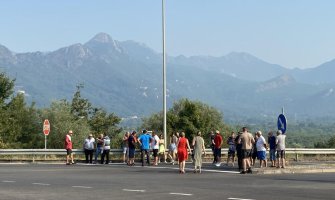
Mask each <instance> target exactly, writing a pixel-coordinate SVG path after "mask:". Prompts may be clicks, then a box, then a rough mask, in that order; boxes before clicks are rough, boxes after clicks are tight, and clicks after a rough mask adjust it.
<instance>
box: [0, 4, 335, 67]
mask: <svg viewBox="0 0 335 200" xmlns="http://www.w3.org/2000/svg"><path fill="white" fill-rule="evenodd" d="M334 10H335V1H333V0H320V1H317V0H280V1H274V0H273V1H269V0H230V1H228V0H166V34H167V35H166V45H167V53H168V54H169V55H180V54H183V55H186V56H191V55H212V56H223V55H226V54H228V53H230V52H232V51H235V52H248V53H250V54H252V55H254V56H256V57H258V58H260V59H263V60H265V61H267V62H270V63H275V64H280V65H282V66H285V67H289V68H293V67H299V68H306V67H315V66H317V65H320V64H322V63H324V62H326V61H329V60H332V59H334V58H335V12H334ZM0 27H1V31H0V44H2V45H5V46H6V47H8V48H9V49H10V50H12V51H15V52H27V51H30V52H31V51H53V50H56V49H58V48H61V47H64V46H68V45H71V44H74V43H85V42H87V41H88V40H89V39H91V38H92V37H93V36H94V35H95V34H97V33H99V32H105V33H108V34H109V35H111V36H112V37H113V38H114V39H116V40H119V41H124V40H135V41H137V42H141V43H145V44H146V45H148V46H149V47H151V48H153V49H155V50H156V51H158V52H161V48H162V42H161V37H162V34H161V0H94V1H93V0H90V1H89V0H53V1H51V0H50V1H48V0H29V1H28V0H2V1H0Z"/></svg>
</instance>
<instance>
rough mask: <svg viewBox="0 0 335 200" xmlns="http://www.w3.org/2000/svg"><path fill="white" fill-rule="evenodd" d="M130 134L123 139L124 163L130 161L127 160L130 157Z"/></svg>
mask: <svg viewBox="0 0 335 200" xmlns="http://www.w3.org/2000/svg"><path fill="white" fill-rule="evenodd" d="M129 135H130V133H129V132H126V133H125V134H124V136H123V138H122V148H123V163H125V164H126V163H128V161H127V160H126V158H127V157H128V156H127V155H128V153H129V152H128V137H129Z"/></svg>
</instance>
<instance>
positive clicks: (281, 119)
mask: <svg viewBox="0 0 335 200" xmlns="http://www.w3.org/2000/svg"><path fill="white" fill-rule="evenodd" d="M277 125H278V130H281V132H282V133H283V134H285V133H286V128H287V119H286V117H285V115H284V108H283V109H282V114H280V115H279V116H278V120H277Z"/></svg>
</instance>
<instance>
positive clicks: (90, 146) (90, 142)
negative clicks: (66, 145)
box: [83, 134, 95, 164]
mask: <svg viewBox="0 0 335 200" xmlns="http://www.w3.org/2000/svg"><path fill="white" fill-rule="evenodd" d="M94 143H95V139H94V137H93V135H92V134H89V135H88V138H86V139H85V141H84V145H83V148H84V152H85V159H86V163H90V164H92V159H93V152H94ZM88 157H89V158H90V159H88Z"/></svg>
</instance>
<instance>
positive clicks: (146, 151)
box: [123, 130, 205, 174]
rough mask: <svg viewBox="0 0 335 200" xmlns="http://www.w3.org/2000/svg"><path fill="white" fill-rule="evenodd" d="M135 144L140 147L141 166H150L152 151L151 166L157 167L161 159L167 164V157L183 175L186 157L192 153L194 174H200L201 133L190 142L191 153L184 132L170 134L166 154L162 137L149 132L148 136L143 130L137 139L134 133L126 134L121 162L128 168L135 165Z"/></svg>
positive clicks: (203, 146)
mask: <svg viewBox="0 0 335 200" xmlns="http://www.w3.org/2000/svg"><path fill="white" fill-rule="evenodd" d="M136 143H138V144H139V146H140V151H141V163H142V166H144V165H145V164H147V165H150V152H151V151H152V153H153V165H155V166H156V165H158V163H160V161H161V159H163V161H164V162H165V163H167V157H169V159H170V162H171V163H172V164H173V165H174V164H175V162H178V164H179V173H181V174H183V173H185V164H186V160H187V159H188V155H189V154H191V153H193V154H192V155H193V158H194V161H195V169H194V172H199V173H201V165H202V159H201V155H202V153H205V145H204V139H203V138H202V137H201V132H198V133H197V136H195V137H194V139H193V141H192V146H193V152H192V150H191V147H190V143H189V141H188V139H187V138H186V137H185V133H184V132H181V134H179V133H178V132H177V133H174V134H172V135H171V137H170V145H169V149H168V153H167V154H166V151H165V140H164V137H163V135H160V136H159V137H158V136H157V134H156V133H155V132H151V134H150V132H148V131H147V130H143V131H142V134H141V135H140V136H139V137H137V132H136V131H133V132H132V133H131V134H130V133H128V132H127V133H126V134H125V135H124V137H123V162H125V163H127V164H128V165H129V166H133V165H135V163H134V157H135V147H136V146H135V145H136ZM127 155H128V157H127Z"/></svg>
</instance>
